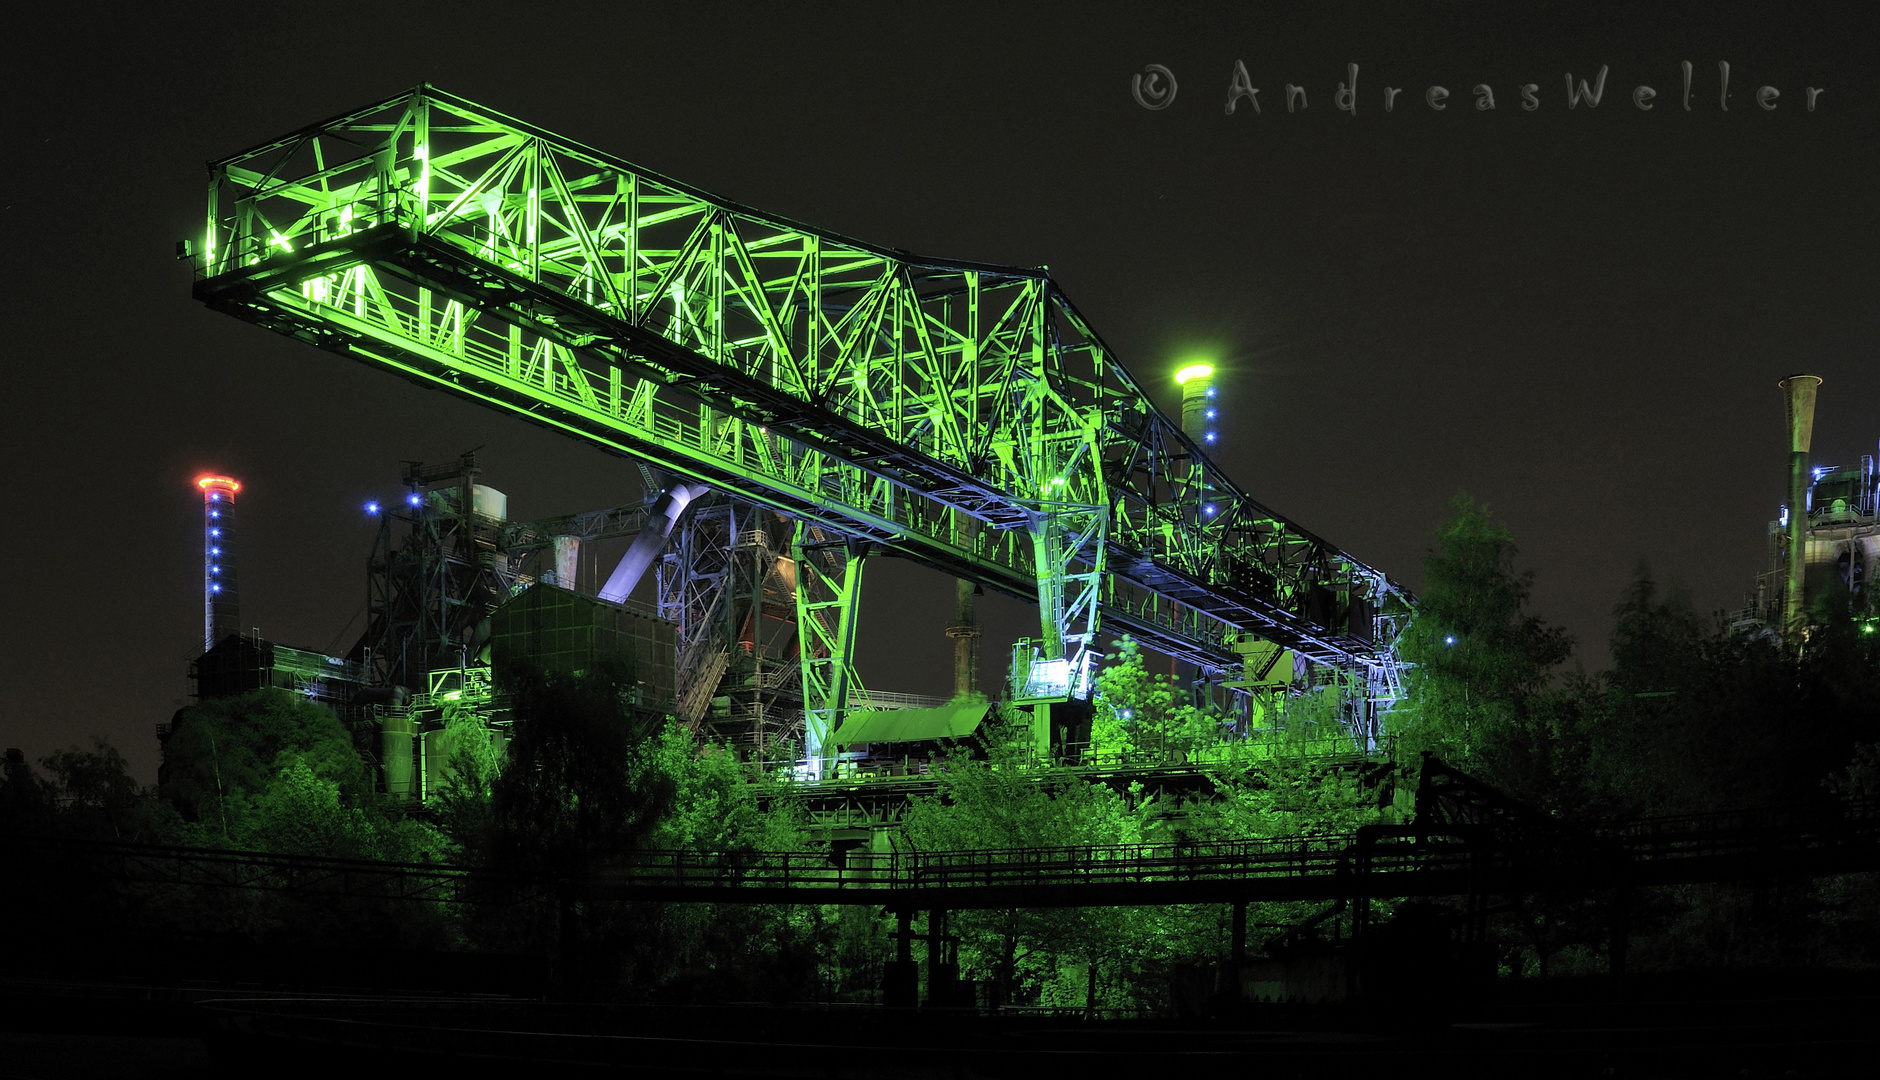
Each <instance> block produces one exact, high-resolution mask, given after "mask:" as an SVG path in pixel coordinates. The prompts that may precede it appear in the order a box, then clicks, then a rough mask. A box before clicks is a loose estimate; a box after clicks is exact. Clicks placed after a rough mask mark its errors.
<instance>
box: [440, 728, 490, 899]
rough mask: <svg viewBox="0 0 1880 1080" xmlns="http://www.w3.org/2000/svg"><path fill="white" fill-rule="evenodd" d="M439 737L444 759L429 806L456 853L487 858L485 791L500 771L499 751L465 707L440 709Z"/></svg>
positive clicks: (487, 799) (487, 793)
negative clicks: (440, 733) (440, 776)
mask: <svg viewBox="0 0 1880 1080" xmlns="http://www.w3.org/2000/svg"><path fill="white" fill-rule="evenodd" d="M439 743H440V746H439V749H440V750H441V751H442V752H443V753H444V755H445V756H444V762H445V764H444V768H443V770H442V782H441V783H440V784H439V785H438V790H437V792H436V794H435V795H434V796H433V797H432V800H431V809H432V812H433V814H434V815H435V817H436V820H437V825H438V828H439V829H441V830H443V832H444V834H445V835H446V836H448V837H449V838H450V839H451V840H452V841H453V842H454V844H455V846H456V848H457V853H458V854H459V855H460V856H461V857H463V858H465V859H467V860H469V861H471V862H480V861H483V860H485V859H487V858H489V856H490V844H491V843H492V841H493V839H494V837H495V828H496V819H495V816H494V812H493V810H492V809H491V800H490V793H491V791H492V790H493V788H494V785H495V783H496V777H497V776H498V775H499V774H500V773H501V772H502V768H503V760H504V755H503V753H502V751H501V750H499V749H498V748H497V744H496V742H495V740H494V739H493V738H492V737H491V733H490V731H489V729H488V727H487V726H486V725H485V724H484V722H483V719H482V717H480V716H478V715H477V714H476V713H475V712H474V711H473V710H470V709H458V708H453V709H449V710H447V711H446V712H445V715H444V732H443V736H442V738H441V739H440V740H439Z"/></svg>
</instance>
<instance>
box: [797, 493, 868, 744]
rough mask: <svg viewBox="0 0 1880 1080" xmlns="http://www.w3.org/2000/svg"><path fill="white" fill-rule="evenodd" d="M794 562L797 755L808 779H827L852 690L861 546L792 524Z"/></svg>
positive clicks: (811, 528) (803, 524)
mask: <svg viewBox="0 0 1880 1080" xmlns="http://www.w3.org/2000/svg"><path fill="white" fill-rule="evenodd" d="M790 554H791V556H792V557H793V558H794V559H795V560H796V627H797V641H798V642H799V643H800V648H801V650H802V656H801V665H800V666H801V670H802V673H803V756H804V759H805V767H806V769H807V770H808V772H809V774H810V776H811V777H812V778H815V779H820V778H822V777H823V776H826V775H828V773H829V771H830V767H831V766H832V765H833V764H834V761H835V746H834V745H833V743H832V742H831V739H832V738H833V737H834V736H835V733H836V728H837V727H838V726H840V725H841V723H842V717H843V714H844V713H845V712H846V711H847V709H848V699H849V693H850V692H851V691H852V690H853V689H855V686H856V683H857V681H858V680H856V679H855V676H854V671H853V668H852V665H853V663H854V659H855V622H856V618H855V617H856V611H857V605H858V602H859V601H860V599H861V592H862V560H863V559H864V558H865V557H866V546H865V545H864V544H861V543H857V542H856V541H853V540H830V539H824V538H823V534H822V530H820V529H818V528H816V527H815V526H813V525H809V524H807V523H798V525H797V530H796V538H795V540H794V542H793V543H792V544H791V546H790Z"/></svg>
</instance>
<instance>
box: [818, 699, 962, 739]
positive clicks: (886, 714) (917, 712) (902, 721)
mask: <svg viewBox="0 0 1880 1080" xmlns="http://www.w3.org/2000/svg"><path fill="white" fill-rule="evenodd" d="M991 709H992V704H991V702H988V701H955V702H950V703H948V704H946V705H940V706H936V707H934V708H931V709H885V710H874V711H868V712H863V711H859V710H858V711H856V712H853V713H850V714H849V716H848V719H847V721H845V722H844V723H843V725H842V730H841V731H838V732H836V736H835V740H834V741H835V745H837V746H857V745H859V744H861V743H891V742H924V741H927V740H929V739H963V738H965V737H966V736H968V735H971V734H972V733H973V732H975V731H977V730H979V724H980V721H982V720H984V719H985V718H986V713H987V712H989V711H991Z"/></svg>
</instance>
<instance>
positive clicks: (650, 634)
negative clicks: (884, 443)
mask: <svg viewBox="0 0 1880 1080" xmlns="http://www.w3.org/2000/svg"><path fill="white" fill-rule="evenodd" d="M480 471H481V470H480V468H479V466H478V464H477V461H476V458H475V456H474V454H465V455H463V456H462V457H461V458H459V459H458V460H456V461H453V462H450V463H448V464H446V465H442V466H434V467H428V468H427V467H426V466H424V465H422V464H415V463H414V464H410V465H409V466H408V467H407V468H406V469H405V472H404V476H403V487H404V491H403V493H402V495H401V496H400V497H399V498H397V499H387V500H383V501H378V500H375V501H371V502H368V503H367V504H365V506H364V507H363V510H364V512H365V513H366V514H368V515H369V516H371V517H373V518H375V519H376V520H377V521H378V523H379V530H378V535H377V537H376V538H375V541H374V544H373V547H372V550H371V553H370V555H369V557H368V559H367V566H366V578H367V596H368V618H367V626H366V629H365V632H364V633H363V634H362V635H361V636H360V638H359V640H358V641H357V643H356V644H355V645H354V646H353V647H352V648H351V649H350V650H349V651H347V652H346V653H345V654H344V655H341V656H333V655H329V654H327V653H325V652H323V651H320V650H315V649H306V648H296V647H292V646H289V645H285V644H282V643H279V642H275V641H270V640H267V639H264V638H262V637H261V636H260V635H259V634H258V633H257V632H247V631H243V630H242V628H241V627H240V613H239V608H238V607H237V604H236V592H235V580H234V571H233V568H234V566H235V561H236V559H235V556H236V545H235V542H234V533H233V506H234V495H235V492H236V491H238V490H239V489H240V484H239V483H237V482H236V481H234V480H232V479H230V478H227V477H205V478H203V479H202V480H201V481H200V482H199V484H198V486H199V488H200V489H201V491H202V494H203V498H204V539H205V543H204V552H205V554H204V558H205V563H204V578H205V584H204V611H205V624H204V625H205V630H204V646H205V647H204V651H203V652H202V654H201V655H200V656H198V657H197V658H195V659H194V660H193V661H192V662H191V665H190V678H191V680H192V681H193V684H194V686H193V688H194V692H195V697H196V698H197V700H211V699H215V698H225V697H233V696H238V695H241V694H245V693H248V692H251V691H254V690H257V689H261V688H263V687H273V688H276V689H281V690H285V691H288V692H291V693H295V694H298V695H301V696H304V697H306V698H308V699H309V700H313V701H317V702H320V703H321V704H324V705H327V706H328V707H330V708H332V709H333V710H334V711H335V712H336V713H337V714H338V715H339V716H340V717H341V719H342V720H344V721H345V722H346V723H347V725H348V727H349V728H350V729H351V730H352V731H353V733H354V737H355V741H356V742H357V744H358V747H359V749H360V750H361V752H362V753H363V754H364V755H365V756H366V757H367V758H368V760H370V761H372V762H374V763H375V764H376V765H377V767H378V769H379V772H380V776H381V785H382V788H383V790H384V791H386V792H387V793H388V794H390V795H392V796H393V797H394V798H397V799H400V800H409V801H411V802H414V803H422V802H424V801H425V800H427V799H428V798H430V797H431V796H432V795H433V794H435V792H436V791H437V790H438V785H439V784H440V783H442V780H443V774H442V772H441V770H442V769H444V767H445V763H446V762H447V760H448V758H449V753H450V748H449V747H448V746H447V745H446V732H447V730H448V731H458V732H461V731H462V730H465V728H464V725H463V723H462V722H463V721H465V720H474V721H475V724H476V725H477V726H478V727H480V728H481V729H482V730H483V731H484V732H485V734H486V735H487V737H488V738H490V739H491V740H492V742H493V743H494V744H495V745H496V746H497V747H498V748H499V749H500V748H501V747H503V746H504V745H506V743H507V741H508V737H509V731H510V728H511V726H512V724H513V720H512V717H511V716H510V711H509V705H508V701H507V699H506V696H505V695H504V694H503V692H502V687H501V685H500V684H499V681H498V679H497V678H496V673H497V672H500V671H502V670H504V669H505V668H506V667H508V666H509V665H511V664H514V663H517V662H528V663H533V664H535V665H537V666H539V667H541V668H543V669H545V670H549V671H560V672H571V673H579V672H583V671H588V670H591V669H593V668H594V667H595V666H596V665H597V663H598V662H600V661H601V660H602V659H603V658H610V657H611V658H615V659H619V660H624V661H625V662H626V663H627V664H629V665H630V667H631V670H632V671H633V673H634V678H635V681H636V684H637V692H636V697H635V700H634V701H633V705H634V706H636V707H638V708H643V709H648V710H656V711H658V712H661V713H669V714H671V715H674V716H676V717H677V718H679V719H680V720H681V721H682V722H683V723H685V724H686V725H687V726H688V727H689V728H690V729H692V730H693V731H695V732H697V733H698V734H699V735H700V736H701V737H704V738H709V739H712V740H714V741H717V742H721V743H724V744H726V745H729V746H731V747H732V748H733V749H734V750H735V752H737V753H738V754H739V756H740V757H742V758H745V759H747V760H753V761H771V760H772V759H778V760H787V759H789V758H791V757H792V756H794V754H795V752H796V746H797V744H798V743H800V741H801V739H802V734H803V727H804V713H803V703H802V677H801V669H800V656H799V648H798V641H797V629H798V627H797V620H796V590H797V580H796V573H797V570H798V567H797V566H796V562H795V560H794V559H792V558H791V556H790V555H789V554H788V553H787V552H788V551H789V536H790V532H791V530H792V529H793V528H794V523H793V522H791V521H789V520H788V519H785V518H784V517H782V516H781V515H779V514H777V513H776V512H775V511H773V510H768V509H765V508H762V507H759V506H757V505H755V504H752V503H748V502H745V501H743V500H739V499H736V498H733V497H730V496H728V495H725V494H723V493H717V492H711V491H708V490H706V489H703V488H700V487H696V486H687V485H675V484H665V485H661V484H659V483H658V482H657V480H658V478H657V477H655V476H652V475H650V474H648V475H646V480H647V481H648V483H647V490H648V498H646V499H645V500H643V501H642V502H641V503H639V504H635V505H629V506H622V507H615V508H610V509H604V510H597V511H590V512H585V513H578V514H572V515H566V516H562V517H556V518H550V519H545V520H541V521H532V522H516V521H512V520H510V519H509V516H508V498H507V496H506V495H505V494H504V493H503V492H501V491H499V490H497V489H495V488H492V487H489V486H488V485H485V484H482V483H479V482H478V478H479V474H480ZM675 490H679V491H680V492H681V493H682V495H683V497H682V498H681V497H675V496H674V495H673V492H674V491H675ZM616 539H632V540H633V543H632V545H631V546H630V547H629V550H628V553H627V555H626V557H625V558H623V559H622V560H621V561H620V565H619V566H618V567H616V568H615V569H614V570H613V572H612V573H611V574H604V573H600V572H597V573H594V574H592V575H590V576H591V577H592V578H593V579H594V582H593V583H595V584H599V588H598V589H595V590H593V591H588V590H586V589H583V588H582V587H581V585H582V583H581V581H580V580H579V579H580V575H579V574H578V573H577V569H578V566H579V560H580V557H581V554H582V552H583V551H584V549H585V550H588V551H590V552H591V551H592V550H593V549H592V547H591V546H590V545H594V544H596V543H598V542H601V541H606V540H616ZM649 552H650V553H651V554H650V555H649V554H648V553H649ZM599 569H600V570H601V571H604V570H605V568H604V567H602V568H599ZM642 577H644V578H646V579H647V580H648V581H649V583H650V586H651V588H650V590H648V591H650V592H651V593H652V594H653V602H651V603H647V602H645V601H642V600H640V599H638V598H636V597H634V596H633V595H632V594H633V592H634V589H635V586H636V585H638V584H639V583H640V581H641V578H642ZM596 593H598V595H596ZM965 611H966V614H965V616H964V617H963V620H962V622H963V623H964V622H965V621H966V620H970V618H971V612H970V601H968V602H967V603H966V605H965ZM949 633H958V630H957V628H954V629H950V630H949ZM851 703H852V705H853V709H854V711H853V713H852V715H853V717H854V718H855V719H856V720H862V719H864V718H873V719H870V720H869V724H874V725H875V727H874V728H873V729H872V730H873V731H874V732H875V734H873V735H870V737H869V740H868V742H866V743H864V742H863V740H861V739H860V738H854V739H852V740H850V742H848V743H845V744H844V745H845V753H844V755H843V756H844V757H846V758H849V759H854V760H860V759H862V758H864V757H866V756H868V750H869V748H870V745H872V746H873V748H874V749H875V751H876V752H877V756H878V755H879V754H880V753H881V752H884V751H885V749H886V748H885V747H884V746H883V745H882V743H881V742H880V734H879V733H880V732H882V731H887V730H890V729H892V730H894V731H896V732H900V733H902V734H905V735H907V738H911V739H918V740H920V741H922V743H923V746H925V745H926V743H928V742H932V741H933V740H934V739H937V738H942V737H944V736H945V735H947V734H950V733H951V727H952V726H958V725H959V724H960V723H961V721H959V720H958V719H957V718H951V717H950V714H949V718H950V722H951V726H949V724H940V725H939V727H938V728H936V730H935V731H934V732H928V730H927V729H928V728H929V727H935V725H934V724H933V723H924V722H923V719H924V717H923V716H922V715H919V714H918V710H923V709H935V708H937V707H940V706H943V705H945V704H946V699H944V698H936V697H929V696H923V695H912V694H890V693H882V692H879V691H872V692H871V691H868V690H864V689H861V688H859V687H857V688H856V689H855V692H854V693H853V694H852V695H851ZM908 710H913V711H914V712H910V716H909V719H908V721H907V722H904V723H902V724H900V725H899V726H898V727H895V726H893V725H888V726H882V725H881V724H880V723H879V718H881V717H883V716H885V715H887V714H889V713H893V712H899V711H908ZM977 712H978V713H983V712H984V707H983V706H982V707H981V708H980V709H979V710H977ZM187 714H188V710H183V711H181V712H179V713H178V714H177V716H176V718H175V719H174V720H173V721H172V722H171V724H165V725H160V726H159V728H158V733H159V738H160V740H161V741H162V742H163V743H164V744H165V745H167V743H168V737H169V735H170V733H171V731H172V730H173V728H174V725H176V724H179V723H186V722H187ZM975 719H977V716H975ZM867 726H868V725H867V724H864V725H863V727H867ZM968 726H969V727H970V726H972V725H968ZM903 729H905V730H903ZM942 729H944V730H942ZM861 730H862V728H860V727H858V728H856V729H855V732H852V733H851V732H845V734H851V735H852V734H858V733H860V732H861ZM901 741H906V740H905V739H903V740H901ZM935 745H938V744H937V743H935Z"/></svg>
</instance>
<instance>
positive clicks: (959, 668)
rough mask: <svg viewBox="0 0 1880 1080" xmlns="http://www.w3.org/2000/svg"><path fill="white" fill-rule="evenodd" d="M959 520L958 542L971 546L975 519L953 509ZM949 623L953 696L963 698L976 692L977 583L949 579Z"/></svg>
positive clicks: (976, 528)
mask: <svg viewBox="0 0 1880 1080" xmlns="http://www.w3.org/2000/svg"><path fill="white" fill-rule="evenodd" d="M954 513H955V514H956V515H957V517H956V520H957V521H958V522H959V538H960V541H961V543H963V544H965V545H966V547H968V548H969V549H970V548H972V547H973V546H974V545H975V543H976V541H977V538H978V536H979V520H978V519H977V518H970V517H967V516H966V515H965V514H961V513H959V512H958V511H957V510H956V511H954ZM953 590H954V592H953V596H954V610H953V625H951V626H949V627H947V637H949V638H952V639H953V696H954V697H956V698H963V697H966V696H967V695H969V694H976V693H978V692H979V617H978V613H977V612H976V610H975V608H976V607H977V606H978V605H977V603H976V602H975V600H974V597H976V596H978V595H979V593H980V588H979V586H978V584H976V583H974V582H972V581H968V580H967V579H965V578H959V579H957V580H956V581H955V582H954V583H953Z"/></svg>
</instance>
